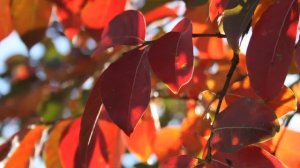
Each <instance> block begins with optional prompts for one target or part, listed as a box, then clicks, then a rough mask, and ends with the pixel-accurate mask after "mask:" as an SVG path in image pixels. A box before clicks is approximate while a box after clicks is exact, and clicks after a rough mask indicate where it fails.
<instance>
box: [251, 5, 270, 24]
mask: <svg viewBox="0 0 300 168" xmlns="http://www.w3.org/2000/svg"><path fill="white" fill-rule="evenodd" d="M273 2H275V1H274V0H262V1H259V2H258V5H257V7H256V9H255V12H254V14H253V16H252V27H255V25H256V23H257V22H258V20H259V19H260V17H261V15H262V14H263V13H264V12H265V11H266V10H267V9H268V8H269V7H270V5H272V4H273Z"/></svg>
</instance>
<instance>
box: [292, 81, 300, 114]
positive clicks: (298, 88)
mask: <svg viewBox="0 0 300 168" xmlns="http://www.w3.org/2000/svg"><path fill="white" fill-rule="evenodd" d="M292 90H293V92H294V93H295V96H296V98H297V100H298V101H297V108H300V101H299V100H300V83H299V82H298V83H296V84H294V85H293V86H292Z"/></svg>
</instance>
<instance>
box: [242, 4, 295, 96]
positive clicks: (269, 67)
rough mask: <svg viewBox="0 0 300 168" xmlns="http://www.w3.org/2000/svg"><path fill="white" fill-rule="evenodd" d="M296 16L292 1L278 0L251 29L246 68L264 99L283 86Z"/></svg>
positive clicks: (290, 58)
mask: <svg viewBox="0 0 300 168" xmlns="http://www.w3.org/2000/svg"><path fill="white" fill-rule="evenodd" d="M274 16H276V17H274ZM298 16H299V13H298V7H297V3H296V2H295V1H294V0H279V1H278V3H274V4H273V5H271V6H270V7H269V8H268V9H267V10H266V11H265V12H264V14H263V15H262V16H261V18H260V20H259V21H258V22H257V24H256V26H255V28H254V30H253V34H252V37H251V39H250V43H249V46H248V49H247V54H246V55H247V57H246V59H247V67H248V72H249V77H250V81H251V84H252V86H253V88H254V90H255V91H256V93H257V94H258V95H260V96H261V97H262V98H264V99H265V100H268V99H271V98H272V97H274V96H275V95H276V94H278V93H279V92H280V90H281V88H282V86H283V83H284V80H285V77H286V75H287V72H288V68H289V65H290V63H291V60H292V55H293V51H294V44H295V38H296V32H297V24H298Z"/></svg>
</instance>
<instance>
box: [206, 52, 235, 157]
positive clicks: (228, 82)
mask: <svg viewBox="0 0 300 168" xmlns="http://www.w3.org/2000/svg"><path fill="white" fill-rule="evenodd" d="M238 63H239V54H238V53H233V58H232V60H231V66H230V69H229V71H228V73H227V75H226V81H225V84H224V86H223V89H222V91H221V92H220V93H219V102H218V106H217V109H216V113H215V117H214V118H215V120H214V121H213V123H212V126H211V133H210V136H209V138H208V141H207V143H208V145H207V155H206V157H205V160H208V161H209V162H210V161H211V160H212V154H211V152H212V147H211V141H212V137H213V135H214V131H213V129H214V128H213V125H214V123H215V121H216V118H217V116H218V114H219V113H220V109H221V105H222V101H223V99H224V97H225V95H226V92H227V90H228V88H229V86H230V80H231V78H232V76H233V73H234V71H235V69H236V67H237V65H238Z"/></svg>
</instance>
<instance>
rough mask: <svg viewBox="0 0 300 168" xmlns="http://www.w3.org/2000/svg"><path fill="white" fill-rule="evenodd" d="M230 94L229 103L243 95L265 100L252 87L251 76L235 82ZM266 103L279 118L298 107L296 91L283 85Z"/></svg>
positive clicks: (226, 97) (227, 100)
mask: <svg viewBox="0 0 300 168" xmlns="http://www.w3.org/2000/svg"><path fill="white" fill-rule="evenodd" d="M229 95H231V96H229ZM229 95H226V96H225V100H226V102H227V103H228V104H229V105H230V104H232V103H233V102H235V101H237V100H239V99H240V98H241V97H249V98H253V99H256V100H258V101H262V102H263V100H262V98H261V97H259V96H258V95H257V94H255V92H254V90H253V89H252V87H251V83H250V79H249V77H246V78H245V79H243V80H242V81H239V82H235V83H234V84H233V85H232V86H231V87H230V90H229ZM265 104H266V105H267V106H268V107H269V108H271V109H272V110H273V111H274V112H275V114H276V116H277V117H278V118H280V117H282V116H283V115H285V114H286V113H288V112H291V111H295V110H296V109H297V99H296V96H295V94H294V92H293V91H292V90H291V89H290V88H288V87H286V86H283V88H282V89H281V91H280V92H279V93H278V94H277V95H276V96H274V97H273V98H272V99H270V100H268V101H265Z"/></svg>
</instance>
